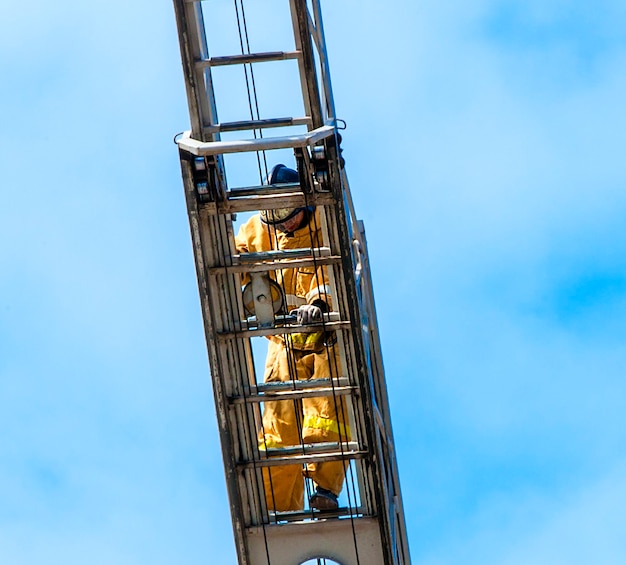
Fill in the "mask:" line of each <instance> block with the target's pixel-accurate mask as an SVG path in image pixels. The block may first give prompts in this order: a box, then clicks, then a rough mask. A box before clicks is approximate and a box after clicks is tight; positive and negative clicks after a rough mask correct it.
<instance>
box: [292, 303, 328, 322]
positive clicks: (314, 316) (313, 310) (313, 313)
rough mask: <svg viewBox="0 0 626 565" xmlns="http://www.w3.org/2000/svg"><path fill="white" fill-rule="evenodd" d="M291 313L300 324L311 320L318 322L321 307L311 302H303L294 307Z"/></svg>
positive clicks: (320, 316) (320, 315)
mask: <svg viewBox="0 0 626 565" xmlns="http://www.w3.org/2000/svg"><path fill="white" fill-rule="evenodd" d="M292 314H295V316H296V319H297V321H298V323H299V324H300V325H302V326H306V325H307V324H312V323H313V322H320V321H321V320H322V309H321V308H320V307H319V306H314V305H313V304H305V305H304V306H300V307H299V308H296V309H295V310H294V311H293V312H292Z"/></svg>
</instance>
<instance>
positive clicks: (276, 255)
mask: <svg viewBox="0 0 626 565" xmlns="http://www.w3.org/2000/svg"><path fill="white" fill-rule="evenodd" d="M329 255H330V247H301V248H298V249H274V250H272V251H255V252H250V253H240V254H239V255H233V263H260V262H263V261H282V260H284V259H309V258H314V257H328V256H329Z"/></svg>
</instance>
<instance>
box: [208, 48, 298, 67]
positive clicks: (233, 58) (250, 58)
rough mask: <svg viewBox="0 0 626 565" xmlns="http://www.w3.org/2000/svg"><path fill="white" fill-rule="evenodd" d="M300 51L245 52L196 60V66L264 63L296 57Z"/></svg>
mask: <svg viewBox="0 0 626 565" xmlns="http://www.w3.org/2000/svg"><path fill="white" fill-rule="evenodd" d="M300 55H301V51H268V52H266V53H245V54H243V55H225V56H222V57H210V58H209V59H200V60H199V61H196V65H197V66H198V67H201V68H204V67H223V66H224V65H243V64H244V63H264V62H267V61H286V60H288V59H297V58H298V57H299V56H300Z"/></svg>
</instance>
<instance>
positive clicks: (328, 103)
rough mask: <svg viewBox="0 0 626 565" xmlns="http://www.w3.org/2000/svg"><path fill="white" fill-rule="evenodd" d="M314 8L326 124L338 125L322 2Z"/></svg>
mask: <svg viewBox="0 0 626 565" xmlns="http://www.w3.org/2000/svg"><path fill="white" fill-rule="evenodd" d="M312 7H313V18H314V22H315V23H314V25H313V40H314V42H315V46H316V47H317V52H318V56H319V65H320V71H321V75H322V76H321V79H322V95H323V97H324V108H325V110H326V115H325V123H330V124H333V125H335V124H336V120H337V118H336V115H335V99H334V96H333V89H332V84H331V80H330V64H329V61H328V51H327V49H326V38H325V35H324V21H323V18H322V7H321V4H320V0H312Z"/></svg>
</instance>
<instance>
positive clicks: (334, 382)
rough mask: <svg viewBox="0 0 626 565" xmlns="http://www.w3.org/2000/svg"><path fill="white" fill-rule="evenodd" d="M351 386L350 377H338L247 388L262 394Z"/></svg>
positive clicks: (266, 384) (250, 391)
mask: <svg viewBox="0 0 626 565" xmlns="http://www.w3.org/2000/svg"><path fill="white" fill-rule="evenodd" d="M349 385H350V381H349V379H348V377H338V378H336V379H309V380H306V381H280V382H272V383H261V384H258V385H253V386H250V387H246V388H247V391H248V392H249V393H250V394H262V393H265V392H278V391H281V390H309V389H312V388H325V387H329V386H349Z"/></svg>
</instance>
